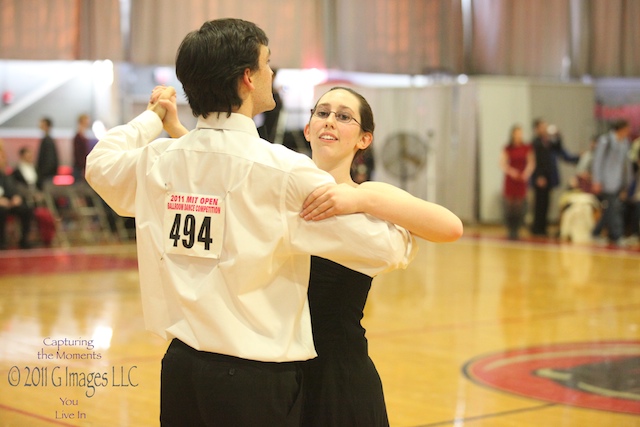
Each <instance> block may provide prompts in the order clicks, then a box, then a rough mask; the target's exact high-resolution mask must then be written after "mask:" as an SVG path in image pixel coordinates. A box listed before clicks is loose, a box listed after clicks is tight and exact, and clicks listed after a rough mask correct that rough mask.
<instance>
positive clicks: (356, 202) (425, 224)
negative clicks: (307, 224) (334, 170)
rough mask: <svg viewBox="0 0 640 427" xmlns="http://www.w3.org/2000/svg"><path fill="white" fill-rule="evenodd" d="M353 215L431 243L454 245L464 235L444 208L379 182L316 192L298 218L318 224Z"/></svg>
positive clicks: (329, 188)
mask: <svg viewBox="0 0 640 427" xmlns="http://www.w3.org/2000/svg"><path fill="white" fill-rule="evenodd" d="M356 212H363V213H367V214H369V215H372V216H374V217H376V218H379V219H382V220H384V221H388V222H391V223H393V224H396V225H399V226H400V227H403V228H405V229H407V230H409V231H410V232H411V233H412V234H414V235H415V236H418V237H421V238H423V239H425V240H429V241H432V242H440V243H443V242H453V241H455V240H458V239H459V238H460V236H462V232H463V226H462V221H460V219H459V218H458V217H457V216H456V215H455V214H453V213H452V212H451V211H450V210H448V209H447V208H445V207H443V206H440V205H437V204H435V203H431V202H427V201H425V200H422V199H419V198H417V197H414V196H412V195H411V194H409V193H407V192H406V191H404V190H401V189H399V188H397V187H394V186H393V185H390V184H385V183H382V182H371V181H369V182H365V183H363V184H361V185H360V186H358V187H351V186H349V185H346V184H342V185H334V186H325V187H321V188H318V189H317V190H315V191H314V192H313V193H311V194H310V195H309V197H308V198H307V200H306V201H305V203H304V205H303V210H302V212H301V216H302V217H303V218H305V219H306V220H313V221H318V220H321V219H325V218H329V217H331V216H334V215H343V214H349V213H356Z"/></svg>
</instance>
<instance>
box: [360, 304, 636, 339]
mask: <svg viewBox="0 0 640 427" xmlns="http://www.w3.org/2000/svg"><path fill="white" fill-rule="evenodd" d="M638 309H640V304H627V305H623V306H616V307H610V306H607V307H597V308H596V307H594V308H585V309H581V310H565V311H558V312H554V313H544V314H538V315H532V316H529V317H508V318H505V319H494V320H484V321H480V322H462V323H452V324H447V325H434V326H427V327H423V328H417V329H404V330H398V331H379V332H375V331H374V332H367V337H383V336H388V335H393V336H397V335H400V334H416V333H418V334H420V333H431V332H443V331H451V330H454V329H469V328H475V327H477V326H491V325H502V324H516V323H522V322H528V321H532V320H541V319H551V318H555V317H562V316H568V315H573V314H578V313H588V312H598V311H603V310H615V311H627V310H638Z"/></svg>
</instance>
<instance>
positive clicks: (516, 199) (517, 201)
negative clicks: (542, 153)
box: [500, 125, 535, 240]
mask: <svg viewBox="0 0 640 427" xmlns="http://www.w3.org/2000/svg"><path fill="white" fill-rule="evenodd" d="M500 168H501V169H502V171H503V172H504V189H503V197H504V221H505V225H506V227H507V233H508V237H509V239H510V240H518V237H519V236H518V232H519V230H520V227H522V225H523V224H524V217H525V214H526V212H527V186H528V182H529V177H530V176H531V173H532V172H533V170H534V169H535V158H534V156H533V151H532V150H531V146H530V145H528V144H525V143H524V139H523V137H522V127H521V126H520V125H514V126H513V127H512V128H511V133H510V137H509V143H508V144H507V145H506V146H505V147H504V149H503V150H502V153H501V155H500Z"/></svg>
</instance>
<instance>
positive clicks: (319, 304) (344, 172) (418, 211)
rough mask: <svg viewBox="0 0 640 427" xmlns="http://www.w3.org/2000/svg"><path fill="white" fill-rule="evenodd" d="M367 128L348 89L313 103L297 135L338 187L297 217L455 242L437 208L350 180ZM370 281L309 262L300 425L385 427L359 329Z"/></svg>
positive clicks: (366, 111) (320, 194)
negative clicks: (353, 219)
mask: <svg viewBox="0 0 640 427" xmlns="http://www.w3.org/2000/svg"><path fill="white" fill-rule="evenodd" d="M374 126H375V125H374V121H373V112H372V110H371V107H370V106H369V103H368V102H367V101H366V99H365V98H364V97H362V95H360V94H359V93H357V92H355V91H354V90H352V89H349V88H342V87H336V88H333V89H331V90H329V91H328V92H327V93H325V94H324V95H323V96H322V97H321V98H320V99H319V100H318V102H317V104H316V106H315V107H314V109H313V110H312V111H311V118H310V119H309V123H308V124H307V125H306V126H305V129H304V135H305V138H306V139H307V140H308V141H309V142H310V144H311V150H312V158H313V161H314V162H315V163H316V165H318V167H319V168H320V169H323V170H325V171H327V172H329V173H330V174H331V175H333V177H334V178H335V180H336V182H337V183H338V184H339V185H337V186H330V187H323V188H320V189H318V190H316V191H314V192H313V193H312V194H311V195H310V196H309V198H308V199H307V201H306V202H305V206H304V209H303V211H302V213H301V215H302V216H303V217H304V218H305V219H308V220H316V221H317V220H321V219H324V218H327V217H330V216H333V215H341V214H347V213H352V212H365V213H368V214H371V215H372V216H375V217H378V218H380V219H383V220H386V221H389V222H392V223H395V224H397V225H400V226H402V227H404V228H406V229H407V230H409V231H411V232H412V233H413V234H415V235H416V236H418V237H422V238H424V239H426V240H430V241H434V242H448V241H454V240H457V239H458V238H459V237H460V236H461V235H462V223H461V222H460V220H459V219H458V217H456V216H455V215H454V214H453V213H451V212H450V211H449V210H447V209H445V208H444V207H441V206H438V205H435V204H433V203H429V202H426V201H424V200H421V199H418V198H416V197H413V196H411V195H410V194H408V193H406V192H404V191H403V190H400V189H398V188H396V187H394V186H391V185H388V184H384V183H380V182H370V181H368V182H364V183H362V184H360V185H358V184H356V183H355V182H354V181H353V180H352V178H351V175H350V169H351V164H352V162H353V160H354V157H355V156H356V155H361V154H362V152H363V150H366V149H368V148H369V147H370V145H371V143H372V142H373V131H374ZM345 244H348V242H345ZM372 279H373V278H372V277H369V276H366V275H364V274H361V273H358V272H355V271H353V270H350V269H348V268H346V267H344V266H341V265H339V264H336V263H334V262H332V261H329V260H326V259H323V258H318V257H312V260H311V277H310V281H309V306H310V310H311V323H312V328H313V339H314V344H315V346H316V352H317V353H318V357H317V358H315V359H312V360H310V361H308V362H306V364H305V365H306V368H305V377H304V382H305V407H304V410H303V423H302V425H303V426H345V427H346V426H349V427H352V426H363V427H364V426H366V427H376V426H388V425H389V421H388V418H387V411H386V406H385V402H384V394H383V390H382V382H381V381H380V377H379V375H378V372H377V371H376V368H375V366H374V364H373V362H372V360H371V358H370V357H369V355H368V351H367V339H366V337H365V330H364V328H363V327H362V325H361V323H360V321H361V319H362V317H363V310H364V306H365V303H366V300H367V295H368V293H369V289H370V287H371V281H372Z"/></svg>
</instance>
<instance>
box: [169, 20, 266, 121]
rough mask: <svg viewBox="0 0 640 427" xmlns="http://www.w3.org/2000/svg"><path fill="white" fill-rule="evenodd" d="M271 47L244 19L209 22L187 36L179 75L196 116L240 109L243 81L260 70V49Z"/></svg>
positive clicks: (180, 52) (178, 64) (180, 55)
mask: <svg viewBox="0 0 640 427" xmlns="http://www.w3.org/2000/svg"><path fill="white" fill-rule="evenodd" d="M268 44H269V39H268V38H267V35H266V34H265V33H264V31H262V30H261V29H260V28H259V27H258V26H257V25H255V24H254V23H252V22H248V21H244V20H242V19H230V18H229V19H217V20H213V21H207V22H205V23H204V24H203V25H202V27H200V29H199V30H196V31H192V32H190V33H189V34H187V36H186V37H185V38H184V40H183V41H182V43H181V44H180V47H179V48H178V53H177V54H176V75H177V77H178V80H180V82H181V83H182V87H183V89H184V92H185V94H186V96H187V100H188V101H189V106H190V107H191V111H192V113H193V115H194V116H196V117H197V116H203V117H207V116H208V115H209V113H213V112H226V113H227V114H228V115H230V114H231V112H232V110H233V109H234V108H237V107H240V106H241V105H242V99H241V98H240V96H239V95H238V82H239V78H240V77H242V75H243V73H244V70H246V69H247V68H249V69H250V70H251V71H255V70H257V69H258V68H259V67H260V64H259V58H260V48H261V46H267V45H268Z"/></svg>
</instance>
